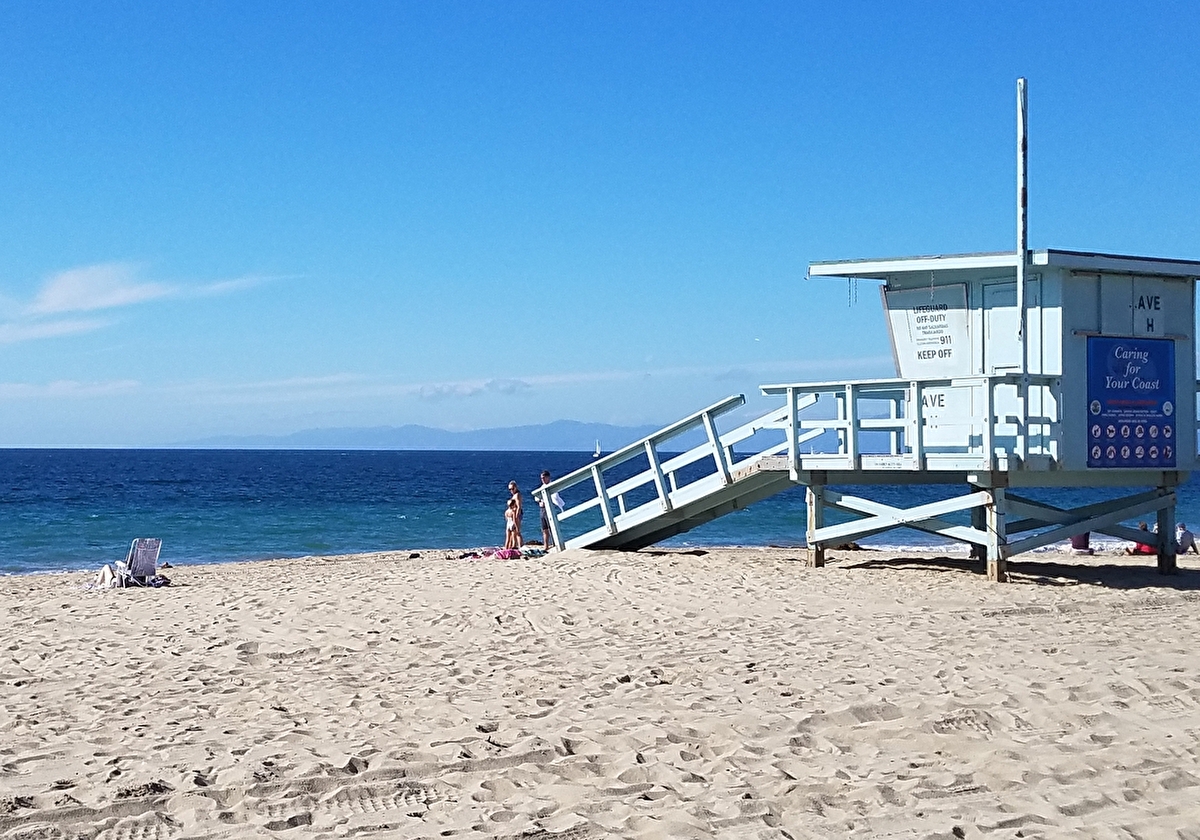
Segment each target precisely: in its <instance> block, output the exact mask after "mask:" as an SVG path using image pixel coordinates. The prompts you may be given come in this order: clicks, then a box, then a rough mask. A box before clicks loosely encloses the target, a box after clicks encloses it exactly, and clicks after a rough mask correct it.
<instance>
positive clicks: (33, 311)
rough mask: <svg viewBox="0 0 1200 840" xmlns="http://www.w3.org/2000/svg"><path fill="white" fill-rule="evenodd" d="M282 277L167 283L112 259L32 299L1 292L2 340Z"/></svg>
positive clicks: (57, 332)
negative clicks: (152, 303)
mask: <svg viewBox="0 0 1200 840" xmlns="http://www.w3.org/2000/svg"><path fill="white" fill-rule="evenodd" d="M274 279H279V278H274V277H264V276H257V275H248V276H245V277H236V278H233V279H227V280H217V281H212V282H208V283H165V282H162V281H157V280H145V279H142V278H141V276H140V268H139V266H137V265H136V264H134V263H128V262H111V263H98V264H96V265H88V266H81V267H79V268H72V269H68V270H66V271H61V272H59V273H57V274H54V275H52V276H50V277H49V278H47V279H46V281H45V282H44V283H43V284H42V286H41V288H40V289H39V290H38V292H37V294H36V295H34V297H33V300H32V301H30V302H29V303H27V304H22V303H21V302H19V301H16V300H13V299H12V298H10V297H7V296H0V319H3V320H0V344H14V343H17V342H21V341H32V340H35V339H43V338H54V337H58V336H65V335H77V334H79V333H86V332H92V331H93V330H98V329H102V328H104V327H106V326H109V325H110V324H112V323H114V322H113V320H112V319H111V318H95V317H92V318H79V317H75V318H69V317H63V316H66V315H71V314H77V313H87V312H100V311H104V310H113V309H119V308H122V307H127V306H135V305H137V304H142V303H148V302H150V301H155V300H164V299H170V298H175V299H183V298H199V297H213V296H217V295H225V294H232V293H234V292H238V291H242V290H243V289H249V288H252V287H254V286H258V285H261V284H262V283H265V282H268V281H270V280H274Z"/></svg>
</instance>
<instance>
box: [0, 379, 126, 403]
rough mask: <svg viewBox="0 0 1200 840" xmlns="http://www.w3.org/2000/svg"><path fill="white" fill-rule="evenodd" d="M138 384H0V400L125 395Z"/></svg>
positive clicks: (62, 382)
mask: <svg viewBox="0 0 1200 840" xmlns="http://www.w3.org/2000/svg"><path fill="white" fill-rule="evenodd" d="M139 387H140V386H139V384H138V383H137V382H136V381H135V380H132V379H120V380H115V381H112V382H76V381H74V380H71V379H62V380H58V381H56V382H46V383H30V382H0V400H30V399H36V400H42V399H86V398H91V397H107V396H112V395H114V394H127V393H130V392H132V391H136V390H137V389H138V388H139Z"/></svg>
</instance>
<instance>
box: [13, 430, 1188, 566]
mask: <svg viewBox="0 0 1200 840" xmlns="http://www.w3.org/2000/svg"><path fill="white" fill-rule="evenodd" d="M590 461H591V454H590V453H586V452H413V451H403V452H399V451H383V452H369V451H358V450H356V451H346V452H339V451H329V450H304V451H279V450H175V449H170V450H144V449H138V450H114V449H102V450H88V449H66V450H61V449H60V450H55V449H7V450H0V573H7V574H12V573H28V572H46V571H62V570H78V569H95V568H98V567H99V566H100V565H101V564H102V563H106V562H111V561H112V560H115V559H121V558H123V557H124V556H125V552H126V551H127V549H128V547H129V543H130V541H131V540H132V539H133V538H134V537H160V538H162V540H163V549H162V559H163V560H167V561H170V562H171V563H172V564H188V563H221V562H230V561H237V560H259V559H267V558H278V557H301V556H306V555H313V554H346V553H353V552H365V551H383V550H393V549H426V548H464V549H465V548H476V547H486V546H496V545H500V544H502V543H503V540H504V516H503V512H504V504H505V502H506V501H507V498H508V493H507V489H506V487H507V484H508V482H509V480H515V481H516V482H517V484H518V485H519V486H520V488H521V490H522V491H523V492H525V493H526V497H525V498H526V500H527V506H528V508H529V509H530V510H531V511H532V512H527V514H526V517H525V528H524V532H525V533H524V535H525V538H526V539H532V538H540V536H541V535H540V532H539V529H538V522H537V512H536V507H535V506H534V504H533V501H532V497H531V496H529V495H528V492H529V491H530V490H532V489H533V487H534V486H536V484H537V483H538V475H539V474H540V472H541V471H542V470H543V469H548V470H550V471H551V473H552V474H554V475H555V476H559V475H563V474H565V473H567V472H570V471H571V470H574V469H577V468H578V467H580V466H583V465H585V464H587V463H590ZM959 492H961V491H960V490H959V488H936V487H933V488H929V487H875V488H870V489H869V490H866V489H864V493H868V494H870V496H871V498H875V499H878V500H879V501H882V502H885V503H891V504H904V505H906V506H911V505H914V504H919V503H921V502H924V501H934V500H936V499H940V498H946V497H948V496H950V495H955V494H957V493H959ZM1028 495H1032V496H1035V497H1037V498H1040V499H1043V500H1045V501H1047V502H1049V503H1051V504H1058V505H1060V506H1074V505H1079V504H1084V503H1086V502H1088V501H1098V500H1100V499H1104V498H1112V497H1114V496H1115V495H1120V492H1119V491H1112V490H1109V491H1080V490H1069V491H1063V490H1059V491H1042V492H1040V493H1029V494H1028ZM1178 517H1179V518H1180V519H1182V520H1183V521H1189V520H1190V521H1192V522H1193V523H1195V524H1200V484H1197V482H1196V481H1195V480H1193V481H1191V482H1189V483H1188V484H1186V485H1185V486H1183V487H1182V488H1180V492H1179V507H1178ZM805 525H806V513H805V506H804V490H803V488H797V489H795V490H790V491H787V492H785V493H781V494H779V495H777V496H774V497H772V498H769V499H766V500H764V501H762V502H759V503H758V504H756V505H753V506H752V507H750V508H748V509H746V510H742V511H738V512H736V513H733V514H731V515H729V516H725V517H722V518H720V519H717V520H715V521H713V522H710V523H707V524H705V525H702V526H700V527H699V528H696V529H695V530H693V531H690V532H688V533H686V534H682V535H680V536H678V537H674V538H672V539H671V540H668V541H667V542H666V543H664V545H671V546H705V545H711V546H717V545H749V546H767V545H776V546H802V545H803V544H804V531H805ZM1101 542H1102V541H1101ZM1110 542H1115V541H1110ZM1096 543H1097V540H1096V539H1095V538H1093V544H1096ZM864 544H865V545H874V546H879V547H885V546H886V547H891V548H910V547H911V548H928V547H930V546H934V545H938V544H944V543H939V541H938V540H936V539H934V538H931V537H928V536H926V535H924V534H920V533H918V532H914V531H908V530H902V531H894V532H890V533H887V534H882V535H879V536H878V537H874V538H870V539H867V540H865V541H864ZM954 550H956V551H962V552H965V548H961V549H954Z"/></svg>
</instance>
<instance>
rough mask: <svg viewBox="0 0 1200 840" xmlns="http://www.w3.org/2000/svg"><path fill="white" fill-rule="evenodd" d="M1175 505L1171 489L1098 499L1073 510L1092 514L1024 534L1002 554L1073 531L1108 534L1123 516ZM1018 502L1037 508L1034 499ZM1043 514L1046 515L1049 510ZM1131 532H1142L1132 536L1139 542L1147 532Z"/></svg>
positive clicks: (1016, 551)
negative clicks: (1022, 537) (1021, 538)
mask: <svg viewBox="0 0 1200 840" xmlns="http://www.w3.org/2000/svg"><path fill="white" fill-rule="evenodd" d="M1011 500H1012V497H1011V496H1010V497H1009V501H1011ZM1174 504H1175V493H1174V491H1172V490H1152V491H1150V492H1149V493H1142V494H1140V495H1137V496H1128V497H1126V498H1124V499H1115V500H1113V501H1112V502H1101V503H1100V504H1098V505H1089V506H1088V507H1085V508H1079V509H1078V510H1077V511H1074V512H1072V513H1073V514H1078V513H1079V512H1089V511H1090V512H1092V513H1093V515H1092V516H1088V517H1086V518H1077V517H1076V516H1074V515H1073V516H1072V520H1073V521H1071V522H1069V523H1066V524H1062V525H1059V526H1058V527H1057V528H1051V529H1050V530H1049V531H1046V532H1044V533H1041V534H1034V535H1033V536H1031V537H1026V538H1025V539H1023V540H1017V541H1016V542H1013V543H1009V544H1008V546H1007V547H1006V548H1005V552H1004V553H1005V555H1006V556H1009V557H1011V556H1012V555H1014V554H1020V553H1021V552H1023V551H1030V550H1031V549H1034V548H1041V547H1042V546H1044V545H1049V544H1050V543H1052V542H1058V541H1059V540H1061V539H1066V538H1067V537H1070V536H1072V535H1074V534H1082V533H1083V532H1084V531H1100V532H1102V533H1109V532H1110V529H1112V528H1113V526H1118V523H1120V522H1121V521H1122V520H1124V519H1132V518H1133V517H1135V516H1141V515H1142V514H1145V513H1151V512H1152V511H1158V510H1162V509H1163V508H1167V507H1171V506H1172V505H1174ZM1018 505H1019V506H1022V507H1025V508H1026V509H1034V508H1035V507H1038V505H1037V503H1036V502H1033V503H1031V502H1029V501H1028V500H1026V499H1022V500H1021V501H1020V502H1019V503H1018ZM1114 505H1116V506H1117V507H1116V509H1115V510H1113V509H1112V508H1113V506H1114ZM1097 508H1100V509H1103V508H1109V510H1107V511H1103V512H1099V513H1097V512H1096V511H1095V510H1094V509H1097ZM1044 513H1045V514H1047V515H1048V514H1049V511H1046V512H1044ZM1027 515H1028V514H1027ZM1118 529H1119V530H1120V531H1123V532H1126V533H1129V532H1130V530H1131V529H1127V528H1118ZM1132 533H1133V534H1134V535H1136V534H1139V533H1140V534H1141V535H1142V536H1141V538H1138V537H1136V536H1134V539H1136V540H1138V541H1139V542H1140V541H1141V539H1143V538H1145V537H1146V536H1147V533H1146V532H1144V531H1141V532H1139V531H1133V532H1132ZM1150 536H1154V535H1150Z"/></svg>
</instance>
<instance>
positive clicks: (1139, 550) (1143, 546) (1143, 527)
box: [1125, 522, 1158, 554]
mask: <svg viewBox="0 0 1200 840" xmlns="http://www.w3.org/2000/svg"><path fill="white" fill-rule="evenodd" d="M1138 530H1139V531H1145V532H1146V536H1147V537H1149V536H1150V526H1148V525H1147V524H1146V523H1145V522H1139V523H1138ZM1125 553H1126V554H1158V548H1156V547H1155V546H1152V545H1150V544H1149V543H1147V542H1139V543H1137V544H1136V545H1134V547H1133V548H1127V549H1125Z"/></svg>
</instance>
